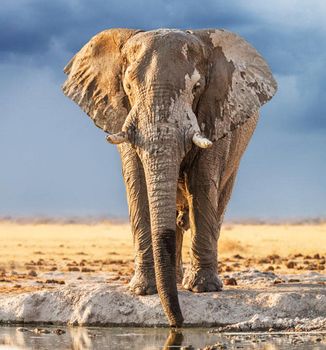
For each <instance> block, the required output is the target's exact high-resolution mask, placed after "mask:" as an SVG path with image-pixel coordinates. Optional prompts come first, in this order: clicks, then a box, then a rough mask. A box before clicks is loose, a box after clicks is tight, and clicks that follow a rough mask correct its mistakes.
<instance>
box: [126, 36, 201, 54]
mask: <svg viewBox="0 0 326 350" xmlns="http://www.w3.org/2000/svg"><path fill="white" fill-rule="evenodd" d="M189 47H191V49H192V51H195V52H197V51H198V52H197V53H198V54H199V53H200V50H201V47H200V44H199V42H198V40H197V39H196V38H195V37H193V36H192V35H189V33H186V32H184V31H181V30H177V29H157V30H152V31H148V32H141V33H138V34H137V35H135V36H134V37H132V38H131V39H129V41H128V44H127V47H126V49H127V51H128V50H133V49H137V48H138V49H139V48H142V49H143V50H149V51H150V50H155V51H161V52H162V51H165V52H170V53H171V54H173V53H176V52H181V53H182V54H183V55H184V57H185V58H188V55H187V54H188V49H189Z"/></svg>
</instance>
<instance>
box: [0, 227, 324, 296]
mask: <svg viewBox="0 0 326 350" xmlns="http://www.w3.org/2000/svg"><path fill="white" fill-rule="evenodd" d="M307 237H309V239H307ZM189 249H190V234H189V232H187V233H186V234H185V239H184V246H183V258H184V262H185V265H186V264H188V263H189ZM325 256H326V223H320V224H301V225H295V224H291V225H285V224H280V225H261V224H259V225H258V224H254V225H253V224H246V225H243V224H242V225H240V224H225V225H224V227H223V228H222V233H221V238H220V241H219V270H220V273H222V274H223V275H224V276H225V275H226V274H227V273H228V272H229V273H235V272H237V271H245V270H248V269H252V268H256V269H259V270H260V271H272V272H275V273H276V274H278V275H279V274H298V273H301V274H302V273H307V272H311V271H312V272H318V273H322V274H323V273H325ZM133 259H134V252H133V245H132V234H131V232H130V226H129V224H128V223H121V224H113V223H110V222H100V223H92V224H83V223H76V222H75V223H55V222H48V223H41V222H38V223H37V222H34V223H19V222H14V221H2V222H0V292H1V293H22V292H24V291H33V290H39V289H44V288H45V289H47V288H50V289H51V288H54V287H57V286H58V285H59V284H60V283H61V284H64V283H65V280H66V279H69V278H70V276H72V275H73V276H75V277H76V276H77V275H78V277H77V278H79V279H81V280H82V279H89V278H92V277H94V278H96V277H98V276H101V278H102V279H104V280H105V281H107V282H108V283H110V282H115V281H119V282H122V283H126V284H127V283H128V282H129V280H130V278H131V276H132V274H133V269H134V262H133ZM59 272H64V273H63V274H61V275H60V274H59ZM47 273H49V274H50V275H49V274H47ZM51 273H53V277H49V276H51ZM44 274H46V276H47V277H44ZM58 276H60V277H58ZM293 280H294V281H295V277H294V278H293ZM228 283H230V284H232V283H233V281H232V280H231V281H228V280H227V279H225V280H224V284H228ZM319 283H322V282H319ZM225 288H228V287H227V286H226V287H225Z"/></svg>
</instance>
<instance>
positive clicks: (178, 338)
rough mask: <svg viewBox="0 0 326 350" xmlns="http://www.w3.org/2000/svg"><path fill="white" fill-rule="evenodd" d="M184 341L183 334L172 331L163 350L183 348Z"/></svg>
mask: <svg viewBox="0 0 326 350" xmlns="http://www.w3.org/2000/svg"><path fill="white" fill-rule="evenodd" d="M182 341H183V334H182V332H181V331H179V330H175V329H171V330H170V332H169V336H168V339H166V342H165V344H164V346H163V350H168V349H169V348H170V347H177V346H179V347H180V346H181V344H182Z"/></svg>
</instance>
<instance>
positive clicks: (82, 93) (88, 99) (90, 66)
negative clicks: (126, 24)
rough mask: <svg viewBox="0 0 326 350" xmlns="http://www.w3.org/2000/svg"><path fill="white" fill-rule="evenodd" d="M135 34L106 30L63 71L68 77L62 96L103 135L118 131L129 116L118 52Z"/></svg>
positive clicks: (119, 53)
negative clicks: (104, 132) (70, 100)
mask: <svg viewBox="0 0 326 350" xmlns="http://www.w3.org/2000/svg"><path fill="white" fill-rule="evenodd" d="M138 32H140V31H139V30H132V29H109V30H105V31H103V32H101V33H99V34H97V35H95V36H94V37H93V38H92V39H91V40H90V41H89V42H88V43H87V44H86V45H85V46H84V47H83V48H82V49H81V50H80V51H79V52H78V53H77V54H76V55H75V56H74V57H73V58H72V59H71V61H70V62H69V63H68V64H67V66H66V67H65V68H64V72H65V73H66V74H67V75H68V78H67V80H66V81H65V83H64V85H63V92H64V94H65V95H66V96H68V97H69V98H71V99H72V100H73V101H74V102H76V103H77V104H78V105H79V106H80V107H81V108H82V110H83V111H84V112H86V113H87V114H88V115H89V116H90V117H91V118H92V119H93V121H94V123H95V124H96V126H98V127H99V128H101V129H103V130H104V131H106V132H111V133H116V132H118V131H120V130H121V128H122V125H123V123H124V121H125V119H126V117H127V115H128V108H129V107H128V106H129V104H128V97H127V96H126V94H125V92H124V90H123V87H122V81H121V74H122V65H123V62H122V61H123V59H122V56H121V49H122V47H123V45H124V44H125V43H126V42H127V40H128V39H129V38H131V37H132V36H133V35H135V34H136V33H138Z"/></svg>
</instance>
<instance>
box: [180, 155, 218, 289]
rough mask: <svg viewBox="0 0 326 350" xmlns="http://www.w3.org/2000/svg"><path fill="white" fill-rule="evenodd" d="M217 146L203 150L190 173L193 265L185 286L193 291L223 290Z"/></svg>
mask: <svg viewBox="0 0 326 350" xmlns="http://www.w3.org/2000/svg"><path fill="white" fill-rule="evenodd" d="M216 158H217V156H216V154H215V150H214V149H210V150H206V152H201V154H200V155H199V157H198V158H197V160H196V161H195V164H193V166H192V167H191V169H190V171H189V173H188V181H187V187H188V200H189V217H190V228H191V266H190V268H188V269H187V271H186V272H185V276H184V278H183V286H184V288H186V289H188V290H191V291H193V292H212V291H218V290H221V289H222V286H223V284H222V282H221V281H220V279H219V277H218V274H217V240H218V237H219V230H220V220H219V219H220V218H219V215H218V174H217V171H216V169H217V167H216V166H214V163H215V162H216Z"/></svg>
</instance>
